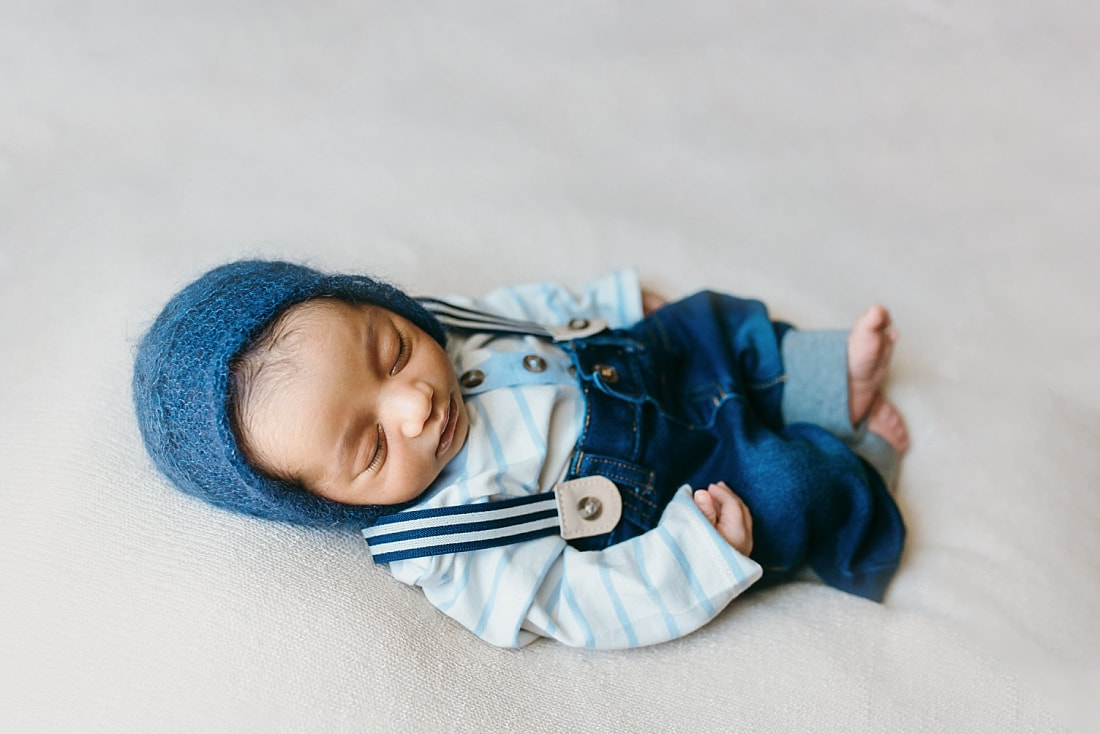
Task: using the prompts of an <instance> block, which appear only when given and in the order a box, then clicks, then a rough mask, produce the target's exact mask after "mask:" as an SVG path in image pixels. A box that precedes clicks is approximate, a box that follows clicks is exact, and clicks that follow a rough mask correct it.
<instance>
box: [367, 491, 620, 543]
mask: <svg viewBox="0 0 1100 734" xmlns="http://www.w3.org/2000/svg"><path fill="white" fill-rule="evenodd" d="M621 514H622V501H621V499H620V496H619V490H618V488H617V487H616V486H615V484H614V483H613V482H611V481H610V480H608V479H604V478H602V477H585V478H584V479H579V480H573V481H570V482H562V483H560V484H558V485H557V486H556V487H554V490H553V491H552V492H542V493H540V494H534V495H529V496H527V497H510V498H508V499H503V500H494V501H490V502H476V503H474V504H471V505H458V506H453V507H429V508H427V509H422V510H417V509H412V510H405V511H404V512H395V513H394V514H392V515H386V516H385V517H382V518H379V520H378V522H376V523H375V524H374V525H372V526H370V527H369V528H365V529H364V530H363V537H364V538H366V540H367V544H368V545H369V546H370V553H371V557H372V558H373V559H374V562H375V563H389V562H391V561H403V560H407V559H410V558H424V557H427V556H438V555H444V554H447V553H462V552H464V551H476V550H484V549H486V548H496V547H499V546H502V545H511V544H512V543H519V542H522V541H525V540H533V539H535V538H544V537H547V536H551V535H560V536H561V537H563V538H565V539H567V540H571V539H573V538H581V537H589V536H592V535H600V534H603V533H606V532H608V531H609V530H610V529H611V528H613V527H615V525H616V524H617V523H618V521H619V517H620V515H621Z"/></svg>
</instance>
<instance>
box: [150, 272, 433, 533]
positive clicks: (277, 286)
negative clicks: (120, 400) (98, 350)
mask: <svg viewBox="0 0 1100 734" xmlns="http://www.w3.org/2000/svg"><path fill="white" fill-rule="evenodd" d="M318 297H332V298H339V299H342V300H345V301H349V302H351V303H370V304H374V305H377V306H382V307H383V308H387V309H389V310H391V311H393V312H395V313H397V314H398V315H400V316H403V317H404V318H406V319H408V320H409V321H411V322H412V323H414V324H416V325H417V326H418V327H420V328H421V329H423V330H424V331H425V332H427V333H428V335H430V336H431V337H432V338H433V339H435V340H436V341H437V342H439V343H440V344H443V343H444V341H445V339H446V337H445V335H444V332H443V327H442V326H441V325H440V323H439V322H438V321H437V320H436V319H435V317H434V316H432V315H431V314H429V313H428V312H427V311H426V310H424V308H423V307H422V306H421V305H420V304H419V303H417V302H416V301H415V300H414V299H412V298H410V297H409V296H408V295H406V294H405V293H403V292H402V291H401V290H399V289H397V288H395V287H394V286H392V285H389V284H388V283H384V282H381V281H379V280H375V279H373V278H369V277H366V276H361V275H329V274H325V273H322V272H319V271H317V270H313V269H310V268H307V267H303V266H301V265H295V264H292V263H286V262H272V261H263V260H245V261H239V262H234V263H230V264H228V265H223V266H221V267H217V268H214V269H213V270H211V271H209V272H208V273H206V274H205V275H203V276H202V277H200V278H199V279H198V280H196V281H195V282H193V283H191V284H190V285H188V286H186V287H185V288H183V290H181V291H180V292H179V293H177V294H176V295H175V296H174V297H173V298H172V299H171V300H170V301H169V302H168V303H167V305H165V307H164V309H163V310H162V311H161V313H160V315H159V316H158V317H157V319H156V321H155V322H154V323H153V325H152V327H150V329H149V331H148V332H147V333H146V334H145V336H144V337H142V339H141V341H140V343H139V344H138V348H137V355H136V358H135V360H134V379H133V393H134V407H135V409H136V411H137V418H138V424H139V426H140V428H141V435H142V438H143V440H144V441H145V448H146V449H147V450H148V452H149V455H150V456H151V457H152V459H153V463H154V464H156V466H157V468H158V469H160V471H162V472H163V473H164V474H165V475H166V476H167V477H168V478H169V479H171V480H172V482H173V483H174V484H175V485H176V486H177V487H179V488H180V489H181V490H183V491H184V492H187V493H188V494H191V495H194V496H196V497H199V498H200V499H203V500H205V501H206V502H209V503H210V504H212V505H215V506H217V507H222V508H225V509H228V510H234V511H236V512H241V513H244V514H246V515H253V516H255V517H260V518H265V519H268V520H281V521H284V522H291V523H296V524H300V525H317V526H341V527H348V528H353V529H359V528H364V527H368V526H370V525H371V524H373V523H374V522H375V520H377V519H378V517H379V516H381V515H383V514H388V513H390V512H393V511H396V510H398V509H401V508H402V507H403V506H405V505H392V506H381V505H365V506H353V505H345V504H342V503H338V502H333V501H331V500H327V499H324V498H322V497H317V496H315V495H312V494H309V493H307V492H306V491H305V490H304V489H303V488H302V487H300V486H298V485H296V484H293V483H290V482H286V481H283V480H278V479H273V478H270V477H268V476H266V475H264V474H261V473H260V472H259V471H257V470H256V469H254V468H253V467H252V466H251V465H250V464H249V463H248V462H247V461H246V460H245V458H244V455H243V454H242V453H241V451H240V449H239V447H238V445H237V439H236V436H235V435H234V432H233V429H232V424H231V422H230V410H231V406H230V399H229V379H230V378H229V373H230V369H229V365H230V361H231V360H232V359H233V358H234V357H236V356H238V355H239V354H241V353H242V352H244V351H245V350H246V349H247V348H248V346H249V345H250V343H251V342H252V340H253V339H255V338H256V337H257V336H258V335H259V334H260V333H261V332H262V331H263V330H264V328H265V327H266V326H267V325H268V324H270V323H272V322H273V321H274V320H275V319H276V318H277V317H278V316H279V315H280V314H282V313H283V312H284V311H286V309H287V308H289V307H290V306H293V305H294V304H296V303H301V302H302V301H305V300H307V299H310V298H318Z"/></svg>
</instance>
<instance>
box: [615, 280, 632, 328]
mask: <svg viewBox="0 0 1100 734" xmlns="http://www.w3.org/2000/svg"><path fill="white" fill-rule="evenodd" d="M615 297H616V303H618V304H619V326H621V327H626V326H629V325H630V324H628V323H627V322H626V298H624V296H623V274H622V271H621V270H616V271H615Z"/></svg>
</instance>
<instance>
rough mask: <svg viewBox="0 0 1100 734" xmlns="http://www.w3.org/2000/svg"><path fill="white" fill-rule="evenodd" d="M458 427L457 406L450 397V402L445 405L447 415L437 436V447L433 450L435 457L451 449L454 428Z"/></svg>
mask: <svg viewBox="0 0 1100 734" xmlns="http://www.w3.org/2000/svg"><path fill="white" fill-rule="evenodd" d="M457 425H458V405H457V404H456V403H455V399H454V397H453V396H452V397H451V402H449V403H448V404H447V415H446V416H445V417H444V421H443V431H442V432H441V433H440V435H439V445H438V446H436V448H435V455H436V456H442V455H443V454H445V453H447V449H449V448H451V442H452V441H454V438H455V426H457Z"/></svg>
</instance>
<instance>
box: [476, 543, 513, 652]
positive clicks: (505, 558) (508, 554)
mask: <svg viewBox="0 0 1100 734" xmlns="http://www.w3.org/2000/svg"><path fill="white" fill-rule="evenodd" d="M514 553H515V548H509V549H508V550H506V551H505V552H504V553H502V554H501V556H500V560H498V561H497V570H496V572H495V573H494V574H493V585H492V587H491V589H490V591H489V596H488V598H486V599H485V605H484V606H483V607H482V608H481V619H479V620H478V621H477V626H476V627H475V628H474V634H475V635H477V636H478V637H481V636H482V635H484V634H485V626H486V625H487V624H489V618H490V617H492V616H493V609H494V608H495V607H496V601H497V591H499V590H500V580H501V579H502V578H504V570H505V569H506V568H508V564H509V563H511V562H512V555H513V554H514Z"/></svg>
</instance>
